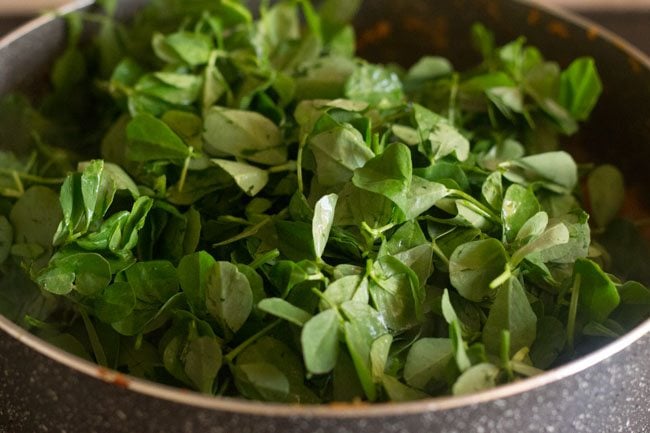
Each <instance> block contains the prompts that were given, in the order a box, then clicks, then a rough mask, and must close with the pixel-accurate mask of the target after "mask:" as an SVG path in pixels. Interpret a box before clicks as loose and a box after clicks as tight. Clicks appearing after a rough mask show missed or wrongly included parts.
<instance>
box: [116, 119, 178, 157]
mask: <svg viewBox="0 0 650 433" xmlns="http://www.w3.org/2000/svg"><path fill="white" fill-rule="evenodd" d="M126 135H127V137H128V139H129V142H128V144H127V149H126V155H127V158H129V159H130V160H133V161H141V162H144V161H157V160H161V159H163V160H164V159H169V160H180V159H185V158H187V157H188V156H189V155H190V150H189V148H188V147H187V146H186V145H185V143H183V140H181V139H180V137H179V136H178V135H176V133H174V131H172V130H171V128H170V127H169V126H167V124H166V123H165V122H163V121H162V120H158V119H156V118H155V117H154V116H152V115H150V114H137V115H135V117H133V119H131V121H130V122H129V124H128V125H127V126H126Z"/></svg>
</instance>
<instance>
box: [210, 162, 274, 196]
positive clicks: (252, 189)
mask: <svg viewBox="0 0 650 433" xmlns="http://www.w3.org/2000/svg"><path fill="white" fill-rule="evenodd" d="M210 161H212V163H213V164H215V165H216V166H218V167H219V168H221V169H222V170H224V171H225V172H226V173H228V174H229V175H230V176H232V178H233V180H234V181H235V183H236V184H237V186H239V187H240V188H241V190H242V191H244V192H245V193H246V194H248V195H250V196H251V197H254V196H256V195H257V194H259V192H260V191H261V190H262V188H264V187H265V186H266V184H267V183H268V181H269V173H268V172H267V171H266V170H262V169H261V168H257V167H255V166H253V165H250V164H246V163H243V162H236V161H229V160H227V159H211V160H210Z"/></svg>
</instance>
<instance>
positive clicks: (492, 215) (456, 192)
mask: <svg viewBox="0 0 650 433" xmlns="http://www.w3.org/2000/svg"><path fill="white" fill-rule="evenodd" d="M451 195H452V196H454V195H455V196H457V197H459V198H462V199H464V200H467V201H468V202H469V203H471V204H473V205H474V206H476V210H477V211H479V212H480V213H482V214H483V216H484V217H486V218H488V219H489V220H491V221H492V222H493V223H496V224H500V223H501V218H499V217H498V216H497V215H496V214H495V213H494V212H492V211H491V210H490V209H489V208H488V207H486V206H485V205H483V203H481V202H480V201H478V200H476V199H475V198H474V197H472V196H471V195H469V194H467V193H466V192H465V191H461V190H458V189H452V190H451Z"/></svg>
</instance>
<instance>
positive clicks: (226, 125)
mask: <svg viewBox="0 0 650 433" xmlns="http://www.w3.org/2000/svg"><path fill="white" fill-rule="evenodd" d="M204 128H205V132H204V134H203V138H204V140H205V147H204V151H205V152H206V153H208V154H209V155H210V156H217V157H218V156H222V155H224V154H225V155H231V156H235V157H238V158H244V159H247V160H249V161H252V162H257V163H259V164H264V165H280V164H283V163H284V162H286V161H287V148H286V146H285V145H284V144H283V143H282V134H281V133H280V129H279V128H278V127H277V126H276V125H275V124H274V123H273V122H272V121H271V120H269V119H268V118H266V117H264V116H262V115H261V114H258V113H255V112H252V111H242V110H233V109H228V108H224V107H212V108H210V110H209V111H208V112H207V113H206V114H205V117H204Z"/></svg>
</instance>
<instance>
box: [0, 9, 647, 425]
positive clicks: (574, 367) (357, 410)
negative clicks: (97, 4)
mask: <svg viewBox="0 0 650 433" xmlns="http://www.w3.org/2000/svg"><path fill="white" fill-rule="evenodd" d="M513 1H514V2H516V3H520V4H523V5H525V6H529V7H531V8H534V9H539V10H542V11H544V12H546V13H548V14H549V15H551V16H554V17H557V18H560V19H562V20H565V21H567V22H570V23H572V24H574V25H577V26H579V27H581V28H584V29H591V30H594V31H595V32H597V33H598V35H599V37H600V38H602V39H604V40H605V41H606V42H608V43H610V44H612V45H614V46H615V47H616V48H617V49H619V50H621V51H623V52H625V53H626V54H628V55H630V56H631V57H633V58H634V59H635V60H637V61H639V62H640V63H641V64H642V65H643V67H644V68H646V69H648V70H650V57H648V56H647V55H646V54H644V53H643V52H641V50H639V49H638V48H636V47H634V46H633V45H631V44H630V43H628V42H627V41H625V40H624V39H623V38H622V37H620V36H618V35H616V34H615V33H613V32H611V31H609V30H607V29H605V28H603V27H602V26H600V25H598V24H596V23H593V22H592V21H590V20H589V19H586V18H584V17H581V16H578V15H576V14H574V13H571V12H568V11H565V10H562V9H560V8H557V7H552V6H548V5H543V4H541V2H537V1H536V0H513ZM92 4H94V1H93V0H76V1H73V2H70V3H68V4H66V5H65V6H63V7H61V8H59V9H57V10H56V13H53V14H45V15H42V16H40V17H38V18H35V19H33V20H31V21H29V22H27V23H26V24H24V25H22V26H21V27H19V28H18V29H16V30H14V31H13V32H11V33H9V34H8V35H6V36H5V37H3V38H2V39H0V52H1V51H2V50H3V49H6V48H7V47H9V46H10V45H11V44H12V43H14V42H15V41H16V40H18V39H19V38H21V37H23V36H25V35H27V34H28V33H30V32H32V31H37V30H38V29H39V28H41V27H43V26H45V25H47V24H50V23H51V22H52V21H54V20H55V19H56V18H57V17H58V16H60V15H62V14H66V13H70V12H73V11H76V10H79V9H83V8H86V7H89V6H91V5H92ZM0 330H1V331H4V332H5V333H7V334H8V335H9V336H11V337H13V338H15V339H16V340H18V341H19V342H21V343H23V344H24V345H26V346H28V347H29V348H30V349H32V350H34V351H36V352H38V353H40V354H41V355H43V356H45V357H47V358H49V359H51V360H53V361H55V362H57V363H59V364H62V365H64V366H66V367H68V368H70V369H72V370H75V371H76V372H78V373H81V374H84V375H86V376H90V377H92V378H95V379H98V380H101V381H104V382H107V383H113V384H115V386H118V384H119V386H121V387H125V388H127V389H128V390H130V391H133V392H135V393H139V394H142V395H145V396H147V397H153V398H158V399H161V400H166V401H169V402H173V403H176V404H180V405H184V406H191V407H196V408H201V409H207V410H214V411H221V412H227V413H233V414H240V415H253V416H261V417H275V418H277V417H292V418H296V417H298V418H379V417H386V416H400V415H417V414H421V413H431V412H438V411H444V410H450V409H457V408H461V407H466V406H472V405H478V404H481V403H487V402H491V401H496V400H501V399H506V398H509V397H513V396H516V395H518V394H521V393H524V392H528V391H532V390H535V389H537V388H541V387H543V386H546V385H549V384H552V383H554V382H557V381H559V380H562V379H564V378H566V377H570V376H573V375H575V374H577V373H580V372H582V371H584V370H586V369H588V368H590V367H592V366H594V365H596V364H599V363H601V362H603V361H605V360H607V359H608V358H611V357H612V356H614V355H615V354H617V353H618V352H620V351H622V350H624V349H626V348H628V347H629V346H631V345H633V344H634V343H635V342H637V341H639V340H641V339H642V338H643V337H644V336H646V335H647V334H650V319H648V320H646V321H644V322H643V323H641V324H640V325H638V326H637V327H636V328H634V329H632V330H631V331H629V332H627V333H626V334H625V335H623V336H621V337H619V338H618V339H616V340H614V341H612V342H611V343H609V344H607V345H605V346H603V347H602V348H599V349H597V350H596V351H593V352H591V353H589V354H587V355H585V356H583V357H580V358H578V359H576V360H573V361H571V362H569V363H567V364H564V365H562V366H560V367H557V368H554V369H552V370H549V371H546V372H544V373H542V374H540V375H538V376H534V377H530V378H527V379H523V380H521V381H518V382H514V383H510V384H506V385H501V386H499V387H496V388H493V389H489V390H486V391H481V392H478V393H475V394H470V395H466V396H443V397H432V398H430V399H425V400H418V401H413V402H390V403H373V404H369V403H363V404H354V403H353V404H341V403H336V404H329V405H290V404H278V403H266V402H256V401H248V400H244V399H235V398H227V397H215V396H207V395H203V394H199V393H197V392H194V391H189V390H184V389H180V388H175V387H171V386H167V385H162V384H158V383H155V382H151V381H147V380H144V379H139V378H135V377H131V376H127V375H124V374H122V373H118V372H116V371H112V370H108V369H106V368H103V367H100V366H98V365H96V364H94V363H92V362H90V361H87V360H83V359H81V358H78V357H77V356H75V355H72V354H70V353H67V352H65V351H63V350H61V349H59V348H57V347H55V346H53V345H51V344H50V343H47V342H45V341H44V340H41V339H40V338H38V337H36V336H35V335H33V334H31V333H30V332H29V331H27V330H26V329H24V328H21V327H20V326H19V325H17V324H16V323H14V322H12V321H10V320H9V319H7V318H5V317H4V316H2V315H0Z"/></svg>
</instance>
